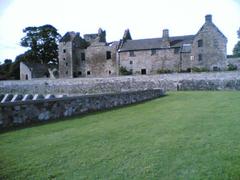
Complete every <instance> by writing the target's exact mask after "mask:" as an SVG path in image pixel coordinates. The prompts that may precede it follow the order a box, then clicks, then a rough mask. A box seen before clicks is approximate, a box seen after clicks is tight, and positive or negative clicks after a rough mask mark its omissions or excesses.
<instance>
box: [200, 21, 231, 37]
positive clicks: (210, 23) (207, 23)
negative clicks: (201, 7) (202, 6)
mask: <svg viewBox="0 0 240 180" xmlns="http://www.w3.org/2000/svg"><path fill="white" fill-rule="evenodd" d="M208 25H211V26H212V27H213V28H214V29H216V30H217V32H218V33H219V34H220V35H221V36H222V37H223V38H225V39H226V40H227V37H226V36H225V35H224V34H223V33H222V32H221V31H220V30H219V29H218V27H217V26H216V25H215V24H214V23H213V22H205V23H204V24H203V25H202V27H201V28H200V29H199V31H198V32H197V34H196V36H197V35H198V34H199V33H200V32H201V31H202V30H203V29H204V28H205V26H208Z"/></svg>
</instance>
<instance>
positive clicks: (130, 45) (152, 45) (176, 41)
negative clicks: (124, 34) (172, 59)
mask: <svg viewBox="0 0 240 180" xmlns="http://www.w3.org/2000/svg"><path fill="white" fill-rule="evenodd" d="M194 37H195V35H187V36H175V37H170V38H169V40H170V48H176V47H182V45H183V44H192V42H193V39H194ZM162 48H163V39H162V38H152V39H139V40H127V41H126V42H125V43H123V46H122V47H121V48H120V52H121V51H135V50H150V49H162Z"/></svg>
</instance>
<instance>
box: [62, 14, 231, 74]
mask: <svg viewBox="0 0 240 180" xmlns="http://www.w3.org/2000/svg"><path fill="white" fill-rule="evenodd" d="M226 44H227V38H226V37H225V36H224V35H223V33H222V32H221V31H220V30H219V29H218V28H217V26H216V25H215V24H214V23H213V22H212V16H211V15H206V16H205V23H204V24H203V26H202V27H201V28H200V30H199V31H198V32H197V33H196V34H195V35H184V36H174V37H171V36H169V30H167V29H165V30H163V34H162V37H161V38H152V39H139V40H133V39H132V37H131V34H130V31H129V30H126V31H125V32H124V35H123V38H122V39H121V40H120V41H115V42H111V43H108V42H106V32H105V31H103V30H102V29H101V28H100V29H99V30H98V33H96V34H86V35H84V36H83V38H82V37H81V36H80V34H79V33H75V32H67V33H66V34H65V35H64V36H63V37H62V39H61V40H60V43H59V77H60V78H74V77H107V76H117V75H119V73H120V72H121V71H120V69H124V70H125V71H127V72H129V73H130V74H157V73H159V72H167V71H171V72H182V71H185V72H186V71H188V72H190V71H191V70H192V69H193V68H199V69H206V70H209V71H219V70H225V69H226V66H227V63H226V62H227V57H226Z"/></svg>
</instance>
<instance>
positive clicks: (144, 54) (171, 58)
mask: <svg viewBox="0 0 240 180" xmlns="http://www.w3.org/2000/svg"><path fill="white" fill-rule="evenodd" d="M119 57H120V67H121V66H122V67H125V68H126V69H127V70H131V69H132V72H133V74H141V70H142V69H146V74H157V71H158V70H171V71H178V69H179V61H180V55H179V53H177V54H175V53H174V49H161V50H156V54H152V52H151V50H142V51H134V56H130V55H129V52H128V51H125V52H120V53H119Z"/></svg>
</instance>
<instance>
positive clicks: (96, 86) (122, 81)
mask: <svg viewBox="0 0 240 180" xmlns="http://www.w3.org/2000/svg"><path fill="white" fill-rule="evenodd" d="M239 81H240V72H239V71H236V72H211V73H192V74H191V73H173V74H160V75H139V76H120V77H104V78H72V79H44V80H43V79H42V80H38V79H36V80H31V81H0V94H7V93H8V94H43V95H46V94H54V95H61V94H66V95H84V94H96V93H98V94H99V93H116V92H124V91H135V90H145V89H153V88H160V89H165V90H177V89H178V88H179V87H182V89H183V90H184V89H188V88H187V87H188V85H189V87H190V86H191V87H192V88H190V89H193V90H204V89H206V90H211V89H217V90H239V88H240V84H239V83H238V82H239ZM185 82H189V83H185ZM192 82H194V84H195V85H194V86H192ZM199 82H201V83H200V84H203V82H205V85H206V86H205V85H204V87H200V86H199V84H198V83H199ZM183 83H184V86H183V85H182V84H183ZM214 83H215V84H214ZM229 83H231V84H232V85H231V86H229ZM213 86H214V88H212V87H213ZM183 87H184V88H183Z"/></svg>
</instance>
